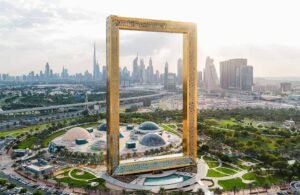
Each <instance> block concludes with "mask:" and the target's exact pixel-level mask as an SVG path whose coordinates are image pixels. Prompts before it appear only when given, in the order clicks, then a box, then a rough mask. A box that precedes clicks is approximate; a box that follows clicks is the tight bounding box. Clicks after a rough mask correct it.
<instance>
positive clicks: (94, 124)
mask: <svg viewBox="0 0 300 195" xmlns="http://www.w3.org/2000/svg"><path fill="white" fill-rule="evenodd" d="M100 124H101V123H99V122H93V123H87V124H84V125H80V126H79V127H81V128H89V127H96V126H98V125H100Z"/></svg>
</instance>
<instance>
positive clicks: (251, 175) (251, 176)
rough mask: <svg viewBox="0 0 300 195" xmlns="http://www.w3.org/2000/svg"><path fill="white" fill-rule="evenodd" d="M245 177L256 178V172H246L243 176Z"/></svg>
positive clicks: (248, 178)
mask: <svg viewBox="0 0 300 195" xmlns="http://www.w3.org/2000/svg"><path fill="white" fill-rule="evenodd" d="M242 178H243V179H245V180H255V179H256V174H255V173H253V172H249V173H246V174H244V175H243V176H242Z"/></svg>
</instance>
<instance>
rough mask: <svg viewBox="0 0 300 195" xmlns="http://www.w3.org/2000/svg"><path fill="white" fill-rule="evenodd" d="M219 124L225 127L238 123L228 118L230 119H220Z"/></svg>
mask: <svg viewBox="0 0 300 195" xmlns="http://www.w3.org/2000/svg"><path fill="white" fill-rule="evenodd" d="M219 124H220V125H221V126H222V127H225V128H227V127H230V126H234V125H238V123H237V122H235V121H234V120H233V119H230V120H220V121H219Z"/></svg>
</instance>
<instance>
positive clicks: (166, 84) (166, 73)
mask: <svg viewBox="0 0 300 195" xmlns="http://www.w3.org/2000/svg"><path fill="white" fill-rule="evenodd" d="M168 74H169V64H168V62H166V64H165V73H164V88H165V89H167V88H168Z"/></svg>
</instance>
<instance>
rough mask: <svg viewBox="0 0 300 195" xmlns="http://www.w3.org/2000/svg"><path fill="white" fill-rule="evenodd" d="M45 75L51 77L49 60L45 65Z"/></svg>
mask: <svg viewBox="0 0 300 195" xmlns="http://www.w3.org/2000/svg"><path fill="white" fill-rule="evenodd" d="M44 75H45V77H46V78H49V77H50V65H49V63H48V62H47V63H46V66H45V74H44Z"/></svg>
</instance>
